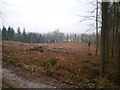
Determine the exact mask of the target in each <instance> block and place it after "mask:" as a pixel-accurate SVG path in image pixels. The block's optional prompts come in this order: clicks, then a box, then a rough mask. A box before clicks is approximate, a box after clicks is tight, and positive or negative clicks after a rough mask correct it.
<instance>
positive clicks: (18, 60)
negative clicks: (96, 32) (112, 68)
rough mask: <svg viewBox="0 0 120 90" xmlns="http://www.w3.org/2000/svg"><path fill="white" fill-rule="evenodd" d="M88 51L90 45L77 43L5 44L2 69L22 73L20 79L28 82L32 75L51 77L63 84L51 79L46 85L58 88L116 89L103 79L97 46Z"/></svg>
mask: <svg viewBox="0 0 120 90" xmlns="http://www.w3.org/2000/svg"><path fill="white" fill-rule="evenodd" d="M88 49H89V47H88V45H87V44H85V43H78V42H58V43H50V44H28V43H22V42H16V41H3V68H8V69H11V68H13V70H14V71H15V73H18V72H22V74H21V77H26V79H27V80H29V79H30V77H31V76H32V78H34V77H35V78H36V77H37V79H39V78H41V77H42V76H44V77H47V78H52V79H54V80H55V81H56V82H59V83H61V84H57V83H56V82H55V81H54V82H52V80H47V81H45V80H43V82H44V83H45V82H47V84H48V85H50V84H51V83H52V85H53V86H55V87H59V88H63V87H74V88H75V87H76V88H77V87H81V88H108V87H112V88H115V87H117V86H116V84H115V83H114V82H113V81H112V79H110V77H109V78H108V77H104V78H103V79H102V80H101V79H100V77H99V67H100V65H99V62H100V61H99V57H100V54H99V53H98V56H97V57H95V46H94V45H91V47H90V51H88ZM10 67H11V68H10ZM3 76H4V75H3ZM3 80H4V79H3ZM48 82H49V83H48ZM62 84H63V85H62Z"/></svg>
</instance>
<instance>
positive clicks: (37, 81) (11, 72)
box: [2, 65, 67, 88]
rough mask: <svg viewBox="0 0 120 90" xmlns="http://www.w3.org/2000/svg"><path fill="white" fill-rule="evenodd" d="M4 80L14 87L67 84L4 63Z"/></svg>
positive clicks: (53, 86)
mask: <svg viewBox="0 0 120 90" xmlns="http://www.w3.org/2000/svg"><path fill="white" fill-rule="evenodd" d="M2 81H3V82H4V83H5V84H7V85H8V86H10V87H12V88H62V87H67V86H66V85H64V84H62V83H59V82H58V81H57V80H55V79H53V78H50V77H47V76H43V75H41V76H39V77H37V76H36V75H34V74H31V73H30V72H26V71H24V70H21V69H18V68H15V67H14V66H7V65H3V68H2Z"/></svg>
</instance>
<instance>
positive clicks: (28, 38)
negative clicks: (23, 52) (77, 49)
mask: <svg viewBox="0 0 120 90" xmlns="http://www.w3.org/2000/svg"><path fill="white" fill-rule="evenodd" d="M2 40H7V41H21V42H25V43H53V42H63V41H66V42H82V43H91V44H95V43H96V35H95V34H94V33H93V34H85V33H84V34H75V33H72V34H65V33H63V32H60V30H59V29H56V30H55V31H53V32H49V33H43V34H42V33H35V32H26V31H25V28H24V29H23V30H22V32H21V30H20V27H18V28H17V32H15V30H14V28H13V27H10V26H9V27H8V28H6V27H5V26H3V27H2Z"/></svg>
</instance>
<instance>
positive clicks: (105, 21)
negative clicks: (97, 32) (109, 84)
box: [100, 2, 108, 76]
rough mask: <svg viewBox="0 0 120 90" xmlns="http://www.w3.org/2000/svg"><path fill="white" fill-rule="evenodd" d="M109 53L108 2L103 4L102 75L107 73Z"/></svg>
mask: <svg viewBox="0 0 120 90" xmlns="http://www.w3.org/2000/svg"><path fill="white" fill-rule="evenodd" d="M107 53H108V2H102V30H101V56H102V58H101V62H100V75H101V76H103V75H104V73H105V64H106V61H107V58H108V56H107Z"/></svg>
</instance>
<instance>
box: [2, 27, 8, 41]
mask: <svg viewBox="0 0 120 90" xmlns="http://www.w3.org/2000/svg"><path fill="white" fill-rule="evenodd" d="M2 40H7V30H6V27H5V26H3V28H2Z"/></svg>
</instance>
